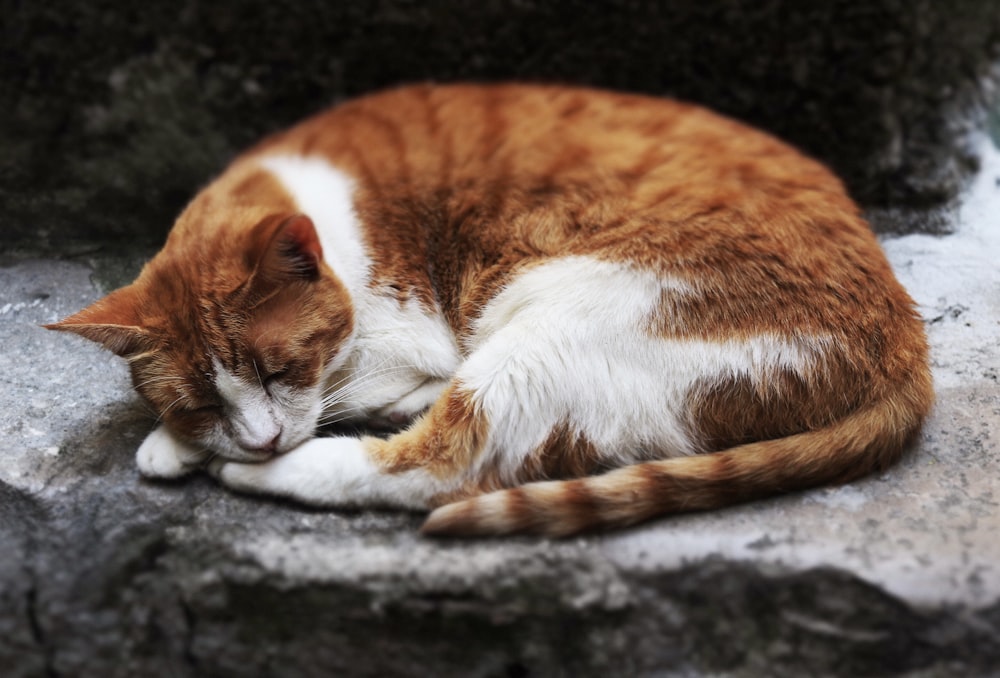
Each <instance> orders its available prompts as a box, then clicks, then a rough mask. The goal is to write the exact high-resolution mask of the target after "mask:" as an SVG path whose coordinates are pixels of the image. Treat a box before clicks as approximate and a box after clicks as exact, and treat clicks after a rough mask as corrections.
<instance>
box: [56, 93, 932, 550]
mask: <svg viewBox="0 0 1000 678" xmlns="http://www.w3.org/2000/svg"><path fill="white" fill-rule="evenodd" d="M51 327H52V328H53V329H59V330H67V331H71V332H76V333H78V334H80V335H83V336H84V337H87V338H88V339H91V340H94V341H97V342H100V343H101V344H103V345H104V346H105V347H107V348H108V349H110V350H112V351H114V352H115V353H117V354H119V355H121V356H123V357H124V358H125V359H126V360H127V361H128V364H129V367H130V368H131V373H132V379H133V382H134V385H135V388H136V390H137V391H138V392H139V393H140V394H141V396H142V397H143V398H144V399H145V400H147V401H148V402H149V403H150V404H151V405H152V407H153V408H154V409H155V410H156V411H157V412H158V413H159V415H160V418H161V420H162V424H161V425H160V427H159V428H157V429H156V430H154V431H153V432H152V433H151V434H150V435H149V437H148V438H147V439H146V441H145V442H144V443H143V444H142V446H141V447H140V449H139V451H138V464H139V469H140V471H141V472H142V473H143V474H144V475H147V476H152V477H175V476H179V475H182V474H184V473H187V472H188V471H190V470H192V469H196V468H199V467H205V468H207V469H209V470H210V471H211V472H212V473H213V474H214V475H216V477H217V478H218V479H219V480H220V481H221V482H222V483H223V484H225V485H227V486H229V487H232V488H235V489H237V490H242V491H247V492H260V493H266V494H272V495H280V496H285V497H289V498H292V499H294V500H298V501H300V502H305V503H307V504H312V505H317V506H341V505H351V506H358V505H377V506H392V507H403V508H409V509H423V510H426V509H434V510H433V512H432V513H431V514H430V516H429V518H428V520H427V522H426V524H425V526H424V530H425V531H427V532H429V533H450V534H498V533H508V532H517V531H533V532H540V533H546V534H552V535H565V534H570V533H574V532H577V531H580V530H584V529H596V528H605V527H611V526H621V525H628V524H632V523H636V522H638V521H642V520H645V519H648V518H650V517H652V516H656V515H658V514H662V513H667V512H675V511H688V510H697V509H708V508H712V507H718V506H723V505H727V504H730V503H733V502H737V501H742V500H747V499H751V498H755V497H761V496H766V495H770V494H774V493H778V492H785V491H788V490H793V489H797V488H804V487H809V486H813V485H817V484H820V483H826V482H840V481H846V480H849V479H852V478H855V477H858V476H860V475H862V474H865V473H868V472H870V471H872V470H873V469H880V468H883V467H885V466H886V465H888V464H890V463H892V462H893V461H894V460H896V459H897V458H898V457H899V455H900V454H901V453H902V451H903V450H904V447H905V445H906V443H907V441H908V440H909V439H910V438H911V437H912V436H913V435H914V434H915V433H916V432H917V431H918V429H919V427H920V425H921V422H922V420H923V419H924V417H925V415H926V414H927V412H928V409H929V408H930V405H931V401H932V388H931V381H930V376H929V370H928V364H927V360H928V358H927V347H926V341H925V337H924V332H923V328H922V326H921V323H920V321H919V320H918V318H917V316H916V315H915V313H914V310H913V304H912V302H911V300H910V298H909V297H908V296H907V294H906V292H905V291H904V290H903V289H902V287H901V286H900V285H899V284H898V283H897V282H896V280H895V278H894V277H893V274H892V271H891V270H890V268H889V265H888V263H887V262H886V260H885V258H884V256H883V254H882V252H881V250H880V248H879V246H878V244H877V242H876V240H875V238H874V237H873V235H872V234H871V232H870V230H869V228H868V226H867V225H866V223H865V222H864V220H863V219H862V218H861V217H860V216H859V211H858V209H857V207H856V206H855V205H854V204H853V203H852V202H851V200H850V199H849V198H848V197H847V196H846V194H845V191H844V189H843V187H842V186H841V183H840V182H839V181H838V180H837V179H836V178H835V177H834V176H832V175H831V174H830V172H828V171H827V170H826V169H824V168H823V167H822V166H820V165H819V164H817V163H816V162H813V161H811V160H809V159H807V158H805V157H803V156H802V155H800V154H799V153H797V152H796V151H794V150H793V149H791V148H789V147H788V146H786V145H784V144H782V143H780V142H778V141H776V140H775V139H773V138H771V137H769V136H767V135H765V134H763V133H761V132H758V131H754V130H752V129H748V128H746V127H744V126H742V125H740V124H737V123H735V122H733V121H730V120H727V119H725V118H722V117H719V116H717V115H714V114H712V113H710V112H707V111H705V110H703V109H700V108H697V107H693V106H688V105H683V104H679V103H676V102H672V101H668V100H661V99H654V98H647V97H641V96H630V95H625V94H614V93H609V92H599V91H592V90H585V89H574V88H563V87H543V86H521V85H502V86H475V85H453V86H416V87H408V88H402V89H397V90H393V91H389V92H384V93H381V94H376V95H372V96H368V97H364V98H361V99H358V100H354V101H350V102H347V103H344V104H342V105H340V106H337V107H335V108H333V109H332V110H329V111H327V112H325V113H322V114H320V115H318V116H316V117H314V118H312V119H310V120H308V121H306V122H304V123H302V124H300V125H298V126H297V127H295V128H293V129H291V130H289V131H287V132H284V133H281V134H277V135H275V136H273V137H271V138H269V139H267V140H265V141H264V142H263V143H261V144H260V145H258V146H257V147H255V148H253V149H252V150H250V151H249V152H247V153H246V154H244V155H243V156H241V157H239V158H238V159H237V160H236V161H235V162H234V163H233V164H232V166H231V167H230V168H229V169H228V170H226V172H225V173H224V174H223V175H222V176H221V177H219V178H218V179H217V180H215V181H214V182H213V183H212V184H211V185H209V186H208V187H207V188H206V189H205V190H204V191H202V192H201V193H200V194H199V195H198V196H197V197H196V198H195V199H194V200H193V202H192V203H191V204H190V205H189V206H188V207H187V209H186V210H185V211H184V212H183V214H181V216H180V218H179V219H178V221H177V223H176V225H175V226H174V229H173V230H172V232H171V233H170V236H169V238H168V239H167V242H166V245H165V246H164V248H163V250H162V251H161V252H160V253H159V254H158V255H157V256H156V257H155V258H154V259H152V260H151V261H150V262H149V263H148V264H147V265H146V267H145V268H144V269H143V271H142V273H141V274H140V276H139V278H138V279H137V280H136V281H135V282H134V283H133V284H131V285H129V286H127V287H125V288H123V289H120V290H117V291H115V292H113V293H111V294H110V295H108V296H107V297H106V298H104V299H102V300H100V301H98V302H96V303H95V304H93V305H92V306H90V307H89V308H87V309H84V310H83V311H80V312H79V313H77V314H76V315H73V316H72V317H70V318H67V319H66V320H63V321H62V322H59V323H56V324H55V325H52V326H51ZM335 421H351V422H359V423H363V424H367V425H369V426H374V427H383V428H384V427H395V428H397V429H400V428H401V429H402V430H401V431H400V432H398V433H395V434H394V435H392V436H390V437H388V438H384V439H383V438H380V437H316V435H317V429H318V428H319V427H321V426H322V425H324V424H326V423H330V422H335Z"/></svg>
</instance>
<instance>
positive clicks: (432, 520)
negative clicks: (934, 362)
mask: <svg viewBox="0 0 1000 678" xmlns="http://www.w3.org/2000/svg"><path fill="white" fill-rule="evenodd" d="M914 377H915V378H914V379H913V381H911V382H910V383H909V384H906V385H905V386H904V387H903V388H901V389H899V390H898V391H897V393H895V394H893V395H888V396H886V397H882V398H880V399H877V400H876V401H875V402H874V404H871V405H869V406H867V407H865V408H863V409H861V410H858V411H855V412H853V413H852V414H850V415H848V416H846V417H844V418H843V419H841V420H839V421H837V422H835V423H833V424H831V425H829V426H827V427H825V428H821V429H817V430H813V431H807V432H805V433H800V434H796V435H793V436H789V437H787V438H779V439H776V440H767V441H763V442H756V443H750V444H747V445H741V446H739V447H734V448H731V449H728V450H723V451H721V452H715V453H711V454H703V455H696V456H691V457H676V458H671V459H664V460H662V461H652V462H646V463H640V464H635V465H633V466H626V467H624V468H620V469H616V470H614V471H610V472H608V473H605V474H603V475H598V476H588V477H583V478H577V479H573V480H557V481H545V482H535V483H528V484H526V485H522V486H520V487H514V488H511V489H506V490H500V491H497V492H490V493H488V494H483V495H479V496H475V497H472V498H469V499H465V500H462V501H458V502H455V503H453V504H446V505H444V506H441V507H439V508H437V509H436V510H434V511H433V512H432V513H431V514H430V515H429V516H428V518H427V520H426V522H425V523H424V525H423V527H422V528H421V531H422V532H423V533H424V534H429V535H455V536H474V535H481V536H486V535H502V534H511V533H534V534H542V535H548V536H553V537H564V536H567V535H571V534H575V533H578V532H584V531H594V530H602V529H608V528H617V527H624V526H627V525H633V524H635V523H639V522H642V521H645V520H649V519H650V518H653V517H656V516H659V515H663V514H668V513H680V512H686V511H700V510H706V509H713V508H719V507H722V506H728V505H730V504H735V503H738V502H743V501H748V500H751V499H757V498H761V497H766V496H769V495H774V494H779V493H783V492H789V491H792V490H801V489H805V488H808V487H814V486H817V485H821V484H825V483H838V482H846V481H849V480H852V479H854V478H857V477H860V476H863V475H865V474H867V473H870V472H872V471H875V470H880V469H884V468H886V467H888V466H889V465H891V464H892V463H893V462H895V461H896V460H897V459H898V458H899V457H900V456H901V455H902V453H903V451H904V449H905V448H906V445H907V443H908V442H909V440H910V439H911V438H912V437H913V436H914V435H915V434H916V433H917V431H918V430H919V428H920V425H921V423H922V422H923V419H924V417H925V416H926V415H927V412H928V411H929V410H930V406H931V403H932V401H933V392H932V388H931V384H930V379H929V376H928V375H926V373H922V374H919V376H918V375H914Z"/></svg>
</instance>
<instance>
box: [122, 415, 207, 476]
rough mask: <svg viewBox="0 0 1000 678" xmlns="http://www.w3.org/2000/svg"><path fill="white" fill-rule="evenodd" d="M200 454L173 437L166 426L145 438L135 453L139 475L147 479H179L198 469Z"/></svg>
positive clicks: (159, 427) (160, 427)
mask: <svg viewBox="0 0 1000 678" xmlns="http://www.w3.org/2000/svg"><path fill="white" fill-rule="evenodd" d="M202 456H203V455H202V453H201V452H200V451H199V450H197V449H195V448H193V447H191V446H190V445H188V444H187V443H185V442H184V441H182V440H180V439H178V438H176V437H174V435H173V434H172V433H170V431H168V430H167V428H166V426H158V427H157V428H156V429H155V430H154V431H153V432H152V433H150V434H149V435H148V436H146V439H145V440H144V441H142V445H140V446H139V450H138V451H137V452H136V453H135V461H136V464H137V465H138V466H139V473H141V474H142V475H143V476H145V477H147V478H179V477H181V476H183V475H187V474H188V473H190V472H191V471H194V470H195V469H196V468H198V465H199V464H200V463H201V458H202Z"/></svg>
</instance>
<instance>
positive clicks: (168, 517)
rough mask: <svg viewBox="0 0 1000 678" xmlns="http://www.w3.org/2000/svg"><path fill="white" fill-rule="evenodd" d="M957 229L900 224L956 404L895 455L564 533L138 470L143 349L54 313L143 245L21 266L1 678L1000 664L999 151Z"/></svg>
mask: <svg viewBox="0 0 1000 678" xmlns="http://www.w3.org/2000/svg"><path fill="white" fill-rule="evenodd" d="M984 148H985V151H984V153H983V157H984V169H983V171H982V172H981V174H980V175H979V177H978V179H977V183H976V184H975V186H974V187H973V190H972V192H971V193H970V194H969V195H968V196H967V197H966V199H965V200H964V202H963V206H962V208H961V210H960V211H959V212H958V215H957V218H958V224H957V232H956V233H955V234H953V235H950V236H945V237H932V236H925V235H912V236H906V237H902V238H898V239H890V240H887V241H886V243H885V245H886V248H887V250H888V252H889V254H890V257H891V259H892V261H893V263H894V265H895V267H896V269H897V271H898V273H899V275H900V277H901V279H902V280H903V281H904V283H905V284H906V285H907V286H908V287H909V288H910V289H911V290H912V292H913V294H914V295H915V298H916V299H917V300H918V302H919V304H920V308H921V311H922V313H923V314H924V317H925V319H926V324H927V329H928V332H929V335H930V339H931V342H932V346H933V355H934V375H935V379H936V385H937V392H938V403H937V407H936V410H935V413H934V415H933V417H932V419H931V420H930V422H929V423H928V425H927V427H926V430H925V431H924V434H923V436H922V438H921V440H920V441H919V444H918V445H917V446H916V449H915V450H913V452H912V453H911V454H910V455H909V456H908V457H906V459H905V460H904V461H903V462H902V463H901V464H899V465H898V466H896V467H895V468H893V469H891V470H890V471H889V472H887V473H885V474H884V475H882V476H878V477H871V478H867V479H865V480H862V481H860V482H857V483H854V484H852V485H848V486H844V487H837V488H828V489H820V490H816V491H812V492H806V493H802V494H798V495H794V496H788V497H783V498H779V499H774V500H769V501H762V502H758V503H755V504H751V505H748V506H743V507H738V508H733V509H730V510H726V511H720V512H716V513H710V514H701V515H689V516H681V517H674V518H668V519H664V520H660V521H656V522H654V523H652V524H650V525H647V526H643V527H640V528H637V529H633V530H630V531H627V532H623V533H619V534H613V535H608V536H590V537H584V538H578V539H572V540H567V541H560V542H551V541H547V540H541V539H510V540H496V541H485V542H484V541H479V542H459V541H430V540H426V539H422V538H420V537H419V536H417V534H416V533H415V530H416V527H417V526H418V525H419V517H418V516H413V515H407V514H399V513H388V512H377V511H361V512H353V513H351V512H319V511H311V510H304V509H302V508H299V507H296V506H292V505H288V504H284V503H279V502H274V501H267V500H261V499H257V498H247V497H241V496H236V495H233V494H230V493H227V492H225V491H223V490H222V489H221V488H219V487H217V486H216V485H215V484H214V483H213V482H212V481H210V480H209V479H207V478H204V477H196V478H193V479H190V480H189V481H185V482H178V483H153V482H148V481H144V480H142V479H140V478H139V477H138V474H137V472H136V470H135V466H134V463H133V460H132V455H133V454H134V450H135V449H136V447H137V445H138V443H139V441H140V440H141V439H142V437H143V436H144V435H145V433H146V432H147V431H148V430H149V429H150V427H151V426H152V421H151V419H150V417H149V415H148V414H147V413H146V412H145V411H144V410H143V408H142V406H141V405H140V403H139V402H138V401H137V399H136V398H135V397H134V396H133V395H131V394H130V392H129V387H128V381H127V378H126V373H125V368H124V366H123V365H122V364H121V362H120V361H119V360H118V359H117V358H115V357H113V356H111V355H109V354H107V353H104V352H102V351H100V350H98V349H97V348H96V347H95V346H93V345H90V344H88V343H85V342H83V341H82V340H76V339H75V338H71V337H67V336H65V335H59V334H56V333H50V332H46V331H44V330H42V329H40V328H38V327H37V324H38V323H43V322H49V321H53V320H56V319H58V318H60V317H62V316H64V315H66V314H68V313H70V312H72V311H75V310H77V309H78V308H80V307H81V306H83V305H84V304H86V303H88V302H90V301H91V300H93V299H95V298H96V297H97V296H98V295H99V294H100V293H102V292H103V291H105V290H106V289H108V288H109V287H113V286H115V285H117V284H119V283H120V282H121V281H122V280H126V279H128V278H129V277H131V275H133V274H134V271H135V270H136V268H137V266H138V264H139V262H140V261H141V253H140V254H136V255H125V254H122V253H121V252H120V251H119V252H114V253H111V254H108V253H106V252H96V253H90V254H86V253H81V254H78V255H76V256H74V257H67V258H62V259H51V258H49V259H31V258H24V257H18V256H7V257H5V258H4V259H3V260H2V262H0V263H2V266H0V345H2V346H3V347H4V348H3V352H2V353H0V375H2V379H3V381H4V387H3V390H2V395H0V544H2V545H3V552H2V553H0V666H2V667H4V675H5V676H13V677H21V676H91V675H95V676H96V675H100V676H136V675H143V676H204V675H213V676H229V675H232V676H236V675H239V676H268V675H296V676H329V675H361V676H368V675H370V676H383V675H417V674H419V675H435V676H529V675H533V676H549V675H649V676H652V675H656V676H688V675H701V674H704V673H712V674H713V675H733V676H754V675H764V674H766V675H787V676H799V675H813V676H817V675H838V676H856V675H889V674H894V673H901V672H905V673H908V674H910V675H916V676H945V675H966V676H968V675H995V673H996V672H997V671H1000V566H998V563H1000V541H998V540H997V538H996V535H997V530H998V527H1000V509H998V501H1000V496H998V488H1000V485H998V480H997V478H1000V448H998V440H1000V388H998V384H997V381H998V376H1000V270H998V268H997V266H996V261H997V259H998V258H1000V230H998V229H997V228H996V227H995V215H996V214H997V213H1000V188H998V186H1000V152H998V151H997V150H996V149H994V148H993V147H992V146H991V145H990V144H988V143H985V142H984Z"/></svg>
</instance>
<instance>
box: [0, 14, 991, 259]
mask: <svg viewBox="0 0 1000 678" xmlns="http://www.w3.org/2000/svg"><path fill="white" fill-rule="evenodd" d="M0 10H2V11H0V14H2V17H3V18H2V36H0V102H2V103H3V105H2V106H0V206H2V207H0V247H19V248H23V247H29V248H37V249H40V250H49V249H56V250H61V249H64V248H66V247H72V246H73V245H74V243H80V242H94V241H108V240H114V241H123V240H128V241H130V242H138V243H153V242H157V241H159V240H161V239H162V237H163V235H164V233H165V232H166V230H167V229H168V228H169V226H170V223H171V221H172V219H173V217H174V216H175V215H176V213H177V212H178V211H179V210H180V208H181V207H182V206H183V204H184V203H185V202H186V200H187V199H188V198H189V197H190V196H191V195H192V193H193V192H194V191H196V190H197V188H198V187H199V186H200V185H201V184H203V183H205V182H206V181H207V180H208V179H209V178H210V177H211V176H212V175H213V174H215V173H217V172H218V171H219V170H220V169H221V168H222V167H223V166H224V164H225V163H226V161H227V160H228V159H229V158H231V157H232V155H233V154H234V153H235V152H237V151H238V150H240V149H241V148H243V147H245V146H246V145H248V144H249V143H251V142H252V141H254V140H255V139H257V138H259V137H260V136H261V135H262V134H264V133H266V132H268V131H271V130H275V129H278V128H281V127H284V126H286V125H288V124H289V123H291V122H293V121H295V120H297V119H299V118H302V117H304V116H305V115H307V114H309V113H311V112H314V111H316V110H318V109H320V108H322V107H324V106H326V105H328V104H330V103H332V102H335V101H337V100H340V99H343V98H345V97H348V96H351V95H355V94H358V93H361V92H365V91H369V90H372V89H376V88H381V87H385V86H390V85H393V84H398V83H404V82H412V81H418V80H435V81H451V80H469V79H471V80H507V79H517V80H539V81H560V82H572V83H586V84H592V85H600V86H603V87H610V88H615V89H622V90H630V91H639V92H647V93H652V94H661V95H669V96H675V97H678V98H683V99H687V100H692V101H696V102H701V103H704V104H707V105H709V106H711V107H712V108H715V109H717V110H719V111H721V112H724V113H727V114H730V115H732V116H734V117H737V118H740V119H743V120H745V121H748V122H750V123H753V124H755V125H758V126H760V127H763V128H765V129H768V130H770V131H772V132H774V133H776V134H778V135H779V136H781V137H783V138H785V139H787V140H789V141H791V142H792V143H793V144H795V145H797V146H799V147H800V148H802V149H804V150H806V151H807V152H809V153H810V154H812V155H814V156H817V157H819V158H821V159H822V160H824V161H825V162H827V163H828V164H829V165H831V166H832V167H833V168H834V170H835V171H837V172H838V173H839V174H840V175H841V176H842V177H843V178H844V179H845V180H846V182H847V184H848V187H849V189H850V190H851V192H852V194H853V195H854V196H855V198H856V199H858V200H859V201H860V202H861V203H862V205H863V206H864V207H865V208H866V209H867V210H868V211H869V215H870V216H871V217H872V219H873V222H874V223H875V225H876V227H877V228H878V229H879V230H883V231H885V230H899V231H903V230H914V229H925V230H926V229H931V230H932V229H933V228H934V225H935V222H934V220H933V219H929V218H927V216H926V214H927V211H928V210H931V211H933V209H934V208H936V207H939V206H941V205H944V204H946V203H947V201H948V200H949V199H950V198H951V197H953V196H954V194H955V192H956V190H957V189H958V188H959V186H960V185H961V181H962V179H963V177H965V176H966V175H967V174H968V173H969V170H970V169H972V168H974V166H975V158H974V157H973V156H972V155H971V154H970V153H969V152H968V151H967V150H965V148H964V146H963V143H962V132H963V128H964V127H966V126H968V125H969V124H970V123H975V122H976V120H977V114H976V111H977V110H979V108H981V104H982V102H983V101H984V100H985V98H986V97H987V96H988V90H989V88H988V87H986V83H987V79H984V76H987V75H988V73H989V65H990V63H991V62H996V59H997V47H998V45H1000V3H998V2H997V1H996V0H958V1H954V0H953V1H949V2H939V1H934V0H916V1H912V0H899V1H897V0H872V1H870V2H864V1H853V2H852V1H847V0H834V1H830V2H812V1H809V2H804V1H802V0H757V1H753V2H751V1H745V0H718V1H715V0H677V1H675V2H638V1H628V0H625V1H621V2H596V1H593V0H566V1H558V2H545V1H543V0H518V1H514V0H511V1H504V2H501V1H499V0H469V1H462V0H442V1H440V2H417V1H411V0H358V1H354V2H347V3H344V2H330V1H328V0H307V1H300V2H287V3H286V2H281V3H279V2H273V0H248V1H246V2H240V3H222V2H202V1H199V0H180V1H177V2H167V1H164V0H149V1H148V2H145V3H138V2H135V3H127V2H121V1H118V2H111V1H108V0H88V1H87V2H80V1H76V2H72V3H69V2H42V1H33V2H28V1H25V2H19V1H12V0H3V2H2V4H0ZM921 214H922V215H923V216H920V215H921Z"/></svg>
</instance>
